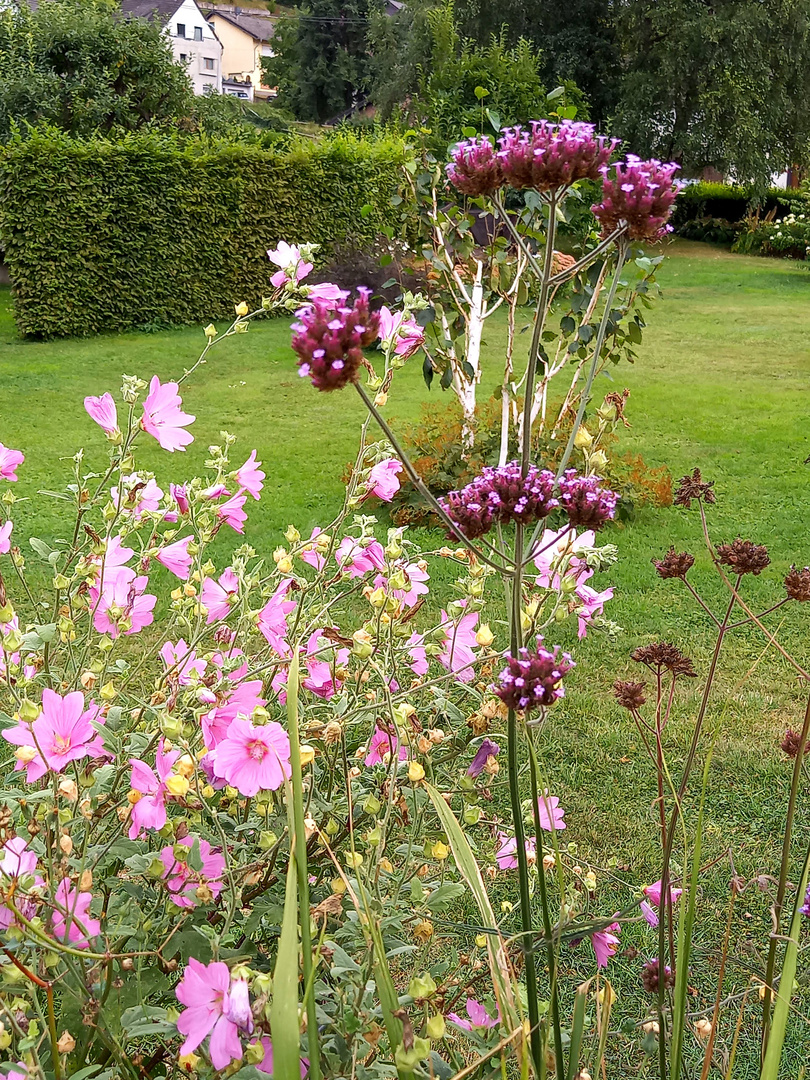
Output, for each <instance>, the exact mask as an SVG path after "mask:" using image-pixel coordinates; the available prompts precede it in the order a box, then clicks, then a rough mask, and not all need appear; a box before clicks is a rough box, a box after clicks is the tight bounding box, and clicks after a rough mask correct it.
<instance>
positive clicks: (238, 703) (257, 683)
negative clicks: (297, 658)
mask: <svg viewBox="0 0 810 1080" xmlns="http://www.w3.org/2000/svg"><path fill="white" fill-rule="evenodd" d="M233 677H234V676H233V674H231V676H230V678H231V679H233ZM266 704H267V702H266V701H265V699H264V698H263V697H262V680H261V679H251V680H248V681H246V682H240V683H238V684H237V685H236V686H235V687H233V689H232V690H230V691H229V693H228V695H227V697H226V698H225V699H224V701H222V702H221V703H220V704H218V705H217V706H216V708H214V709H212V710H211V711H210V712H208V713H205V714H204V716H203V718H202V731H203V741H204V743H205V745H206V747H207V748H208V749H209V750H213V749H214V747H215V746H218V745H219V744H220V743H221V742H222V740H223V739H224V738H225V737H226V736H227V734H228V731H229V730H230V726H231V723H232V722H233V721H234V720H235V719H236V717H237V716H250V715H251V714H252V712H253V710H254V709H257V708H259V707H264V706H265V705H266Z"/></svg>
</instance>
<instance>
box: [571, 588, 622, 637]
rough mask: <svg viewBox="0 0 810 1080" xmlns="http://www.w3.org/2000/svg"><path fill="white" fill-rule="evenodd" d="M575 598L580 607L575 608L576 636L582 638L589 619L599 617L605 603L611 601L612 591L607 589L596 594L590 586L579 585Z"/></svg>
mask: <svg viewBox="0 0 810 1080" xmlns="http://www.w3.org/2000/svg"><path fill="white" fill-rule="evenodd" d="M577 597H578V599H579V600H580V605H581V606H580V607H579V608H577V617H578V619H579V631H578V636H579V637H580V638H584V637H585V635H586V634H587V632H588V623H589V622H590V621H591V619H593V618H596V617H597V616H599V615H601V614H602V613H603V612H604V610H605V603H606V602H607V601H608V600H612V599H613V589H612V588H609V589H605V590H604V592H597V591H596V589H592V588H591V587H590V585H584V584H580V585H578V586H577Z"/></svg>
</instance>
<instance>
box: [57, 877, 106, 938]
mask: <svg viewBox="0 0 810 1080" xmlns="http://www.w3.org/2000/svg"><path fill="white" fill-rule="evenodd" d="M54 901H55V903H54V911H53V936H54V937H55V938H57V939H58V940H59V941H65V942H67V943H68V944H69V945H72V946H73V947H74V948H75V949H89V948H90V942H91V940H92V939H93V938H97V937H98V935H99V934H100V933H101V923H100V922H99V920H98V919H94V918H92V916H91V915H90V904H91V903H92V902H93V894H92V893H89V892H79V890H78V889H74V888H73V886H72V885H71V884H70V882H69V881H68V879H67V878H62V880H61V881H60V882H59V885H58V887H57V889H56V892H55V894H54Z"/></svg>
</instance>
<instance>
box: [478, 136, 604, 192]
mask: <svg viewBox="0 0 810 1080" xmlns="http://www.w3.org/2000/svg"><path fill="white" fill-rule="evenodd" d="M618 145H619V141H618V139H606V138H604V136H601V135H595V134H594V128H593V125H592V124H583V123H574V122H572V121H570V120H565V121H563V122H562V123H561V124H552V123H550V122H549V121H548V120H533V121H532V124H531V130H529V131H527V130H526V128H522V127H513V128H506V129H505V130H504V133H503V135H502V136H501V138H500V140H499V142H498V147H499V149H498V159H499V161H500V165H501V169H502V171H503V176H504V179H505V181H506V183H508V184H510V185H511V186H512V187H514V188H534V189H535V190H536V191H554V190H556V189H559V188H564V187H569V186H570V185H571V184H574V183H576V181H577V180H586V179H588V180H598V178H599V175H600V173H601V171H602V170H603V169H604V168H606V167H607V165H608V163H609V161H610V159H611V157H612V156H613V153H614V152H615V150H616V148H617V146H618Z"/></svg>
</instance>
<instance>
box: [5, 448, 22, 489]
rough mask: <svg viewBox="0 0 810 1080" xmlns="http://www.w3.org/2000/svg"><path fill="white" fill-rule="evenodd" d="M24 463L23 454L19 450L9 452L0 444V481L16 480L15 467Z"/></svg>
mask: <svg viewBox="0 0 810 1080" xmlns="http://www.w3.org/2000/svg"><path fill="white" fill-rule="evenodd" d="M24 461H25V454H24V453H23V452H22V451H21V450H10V449H9V448H8V447H7V446H3V444H2V443H0V480H9V481H14V480H16V479H17V466H18V465H22V463H23V462H24Z"/></svg>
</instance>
